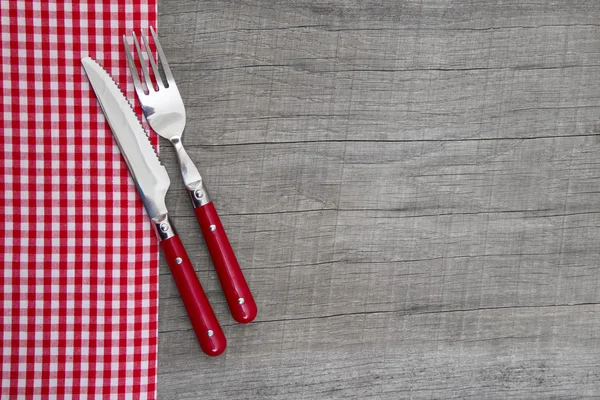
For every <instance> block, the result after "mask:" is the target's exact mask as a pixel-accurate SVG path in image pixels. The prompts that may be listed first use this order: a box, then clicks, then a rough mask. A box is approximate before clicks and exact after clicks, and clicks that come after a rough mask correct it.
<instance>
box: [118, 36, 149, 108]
mask: <svg viewBox="0 0 600 400" xmlns="http://www.w3.org/2000/svg"><path fill="white" fill-rule="evenodd" d="M123 46H124V47H125V55H126V56H127V64H128V65H129V72H131V77H132V78H133V86H134V87H135V91H136V92H137V94H138V96H143V95H144V94H145V93H144V87H143V86H142V83H141V82H140V76H139V75H138V72H137V67H136V66H135V62H134V61H133V56H132V55H131V49H130V48H129V43H127V36H125V35H123Z"/></svg>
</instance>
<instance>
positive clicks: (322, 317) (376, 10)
mask: <svg viewBox="0 0 600 400" xmlns="http://www.w3.org/2000/svg"><path fill="white" fill-rule="evenodd" d="M159 34H160V37H161V41H162V44H163V46H164V47H165V48H166V52H167V56H168V57H169V60H170V63H171V67H172V69H173V71H174V74H175V76H176V79H177V82H178V85H179V87H180V90H181V91H182V94H183V96H184V101H185V104H186V106H187V111H188V125H187V130H186V135H185V137H184V142H185V143H186V145H187V147H188V151H189V152H190V154H191V156H192V158H193V159H194V160H196V161H197V162H198V163H199V165H200V166H201V172H202V173H203V175H204V178H205V180H206V182H207V184H208V186H209V189H210V190H211V195H212V198H213V200H214V201H215V203H216V205H217V208H218V209H219V210H220V212H221V215H222V220H223V223H224V225H225V227H226V229H227V231H228V233H229V237H230V239H231V242H232V244H233V247H234V248H235V250H236V252H237V255H238V258H239V261H240V264H241V265H242V266H243V268H244V271H245V273H246V277H247V279H248V281H249V283H250V285H251V287H252V289H253V290H254V293H255V295H256V300H257V302H258V306H259V316H258V318H257V320H256V322H254V323H253V324H251V325H248V326H242V325H238V324H236V323H234V321H233V319H232V318H231V317H230V315H229V312H228V310H227V307H226V303H225V300H224V297H223V295H222V293H221V291H220V288H219V285H218V281H217V279H216V275H215V272H214V270H213V269H212V264H211V263H210V260H209V258H208V253H207V250H206V248H205V245H204V243H203V240H202V237H201V234H200V232H199V229H198V226H197V223H196V220H195V217H194V214H193V211H192V209H191V206H190V204H189V200H188V198H187V197H186V194H185V193H184V190H183V185H182V184H181V183H180V181H179V180H178V179H176V176H177V173H178V169H177V166H176V162H175V158H174V152H173V151H172V149H171V148H170V147H169V146H168V145H167V143H164V142H163V143H162V150H161V153H162V159H163V160H164V161H165V163H166V165H167V167H168V169H169V171H170V172H171V175H172V176H173V179H172V181H173V185H172V187H173V189H172V190H171V192H170V196H169V198H168V205H169V207H170V209H171V210H172V212H173V214H174V220H175V223H176V224H177V225H178V228H179V232H180V233H181V235H182V238H183V241H184V244H185V245H186V246H187V249H188V250H189V252H190V254H191V257H192V259H193V262H194V264H195V266H196V268H197V270H198V275H199V277H200V278H201V280H202V282H203V284H204V286H205V288H206V290H207V293H208V295H209V298H210V300H211V301H212V303H213V305H214V308H215V310H216V313H217V315H218V317H219V318H220V320H221V322H222V324H223V326H224V330H225V333H226V335H227V337H228V339H229V347H228V350H227V352H226V354H225V355H223V356H221V357H219V358H216V359H209V358H207V357H205V356H203V355H202V353H201V351H200V349H199V346H198V344H197V342H196V339H195V337H194V333H193V331H192V330H191V328H190V324H189V322H188V319H187V316H186V314H185V311H184V309H183V306H182V303H181V300H180V299H179V296H178V294H177V291H176V288H175V285H174V283H173V281H172V278H171V276H170V275H169V272H168V268H167V266H166V264H165V263H164V262H163V263H161V270H160V273H161V278H160V340H159V378H158V385H159V386H158V394H159V398H160V399H194V400H195V399H398V398H414V399H420V398H473V399H479V398H506V397H511V398H522V399H532V398H582V397H596V396H599V395H600V334H599V333H598V332H599V331H600V290H599V289H598V288H599V287H600V270H599V260H600V163H599V155H600V2H598V1H597V0H578V1H571V0H556V1H546V0H531V1H526V2H524V1H521V0H503V1H501V0H494V1H488V0H470V1H466V0H464V1H458V0H456V1H451V0H406V1H396V0H385V1H384V0H382V1H355V0H337V1H334V0H295V1H293V0H254V1H247V0H232V1H206V0H205V1H195V0H160V1H159Z"/></svg>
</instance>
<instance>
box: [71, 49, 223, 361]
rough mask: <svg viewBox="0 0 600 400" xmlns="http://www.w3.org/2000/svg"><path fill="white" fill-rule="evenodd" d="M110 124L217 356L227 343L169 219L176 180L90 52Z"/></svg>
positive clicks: (194, 318) (93, 80)
mask: <svg viewBox="0 0 600 400" xmlns="http://www.w3.org/2000/svg"><path fill="white" fill-rule="evenodd" d="M81 64H82V65H83V69H84V70H85V73H86V75H87V77H88V79H89V81H90V84H91V85H92V88H93V89H94V92H95V93H96V97H97V98H98V103H99V104H100V107H101V108H102V111H103V112H104V116H105V117H106V120H107V121H108V124H109V126H110V129H111V131H112V133H113V136H114V138H115V140H116V141H117V144H118V146H119V149H120V150H121V154H122V155H123V158H124V159H125V162H126V163H127V167H128V168H129V172H130V173H131V176H132V177H133V180H134V182H135V186H136V188H137V191H138V193H139V195H140V196H141V198H142V201H143V202H144V207H145V208H146V212H147V213H148V216H149V217H150V219H151V220H152V226H153V227H154V231H155V233H156V236H157V238H158V240H159V241H160V247H161V248H162V251H163V253H164V255H165V258H166V259H167V263H168V264H169V268H170V269H171V274H172V275H173V278H174V280H175V283H176V284H177V288H178V289H179V293H180V295H181V298H182V299H183V304H184V305H185V308H186V310H187V313H188V315H189V317H190V320H191V322H192V326H193V328H194V331H195V332H196V336H197V337H198V342H200V347H201V348H202V351H204V353H206V354H207V355H209V356H218V355H219V354H221V353H222V352H223V351H224V350H225V347H226V346H227V340H226V339H225V335H224V334H223V330H222V329H221V325H219V321H218V320H217V317H216V316H215V313H214V311H213V309H212V307H211V306H210V303H209V302H208V299H207V297H206V294H205V293H204V289H202V285H201V284H200V281H199V280H198V277H197V276H196V273H195V271H194V268H193V266H192V263H191V262H190V259H189V257H188V255H187V253H186V251H185V249H184V247H183V244H182V243H181V239H180V238H179V236H178V235H177V232H176V231H175V227H174V226H173V223H172V222H171V221H170V219H169V213H168V211H167V206H166V204H165V196H166V194H167V190H168V189H169V186H170V184H171V181H170V179H169V175H168V174H167V170H166V169H165V167H164V166H163V165H162V164H161V163H160V160H159V159H158V155H157V154H156V151H155V149H154V146H153V145H152V143H150V139H149V138H148V134H147V133H146V131H145V130H144V128H143V127H142V125H141V123H140V120H139V119H138V117H137V116H136V115H135V113H134V112H133V109H132V108H131V105H130V103H129V101H128V100H127V98H126V97H125V95H124V94H123V92H122V91H121V89H120V88H119V86H118V85H117V83H116V82H115V81H114V80H113V78H112V77H111V76H110V75H109V74H108V72H106V71H105V70H104V68H102V67H101V66H100V64H98V63H97V62H96V61H94V60H93V59H91V58H90V57H85V58H83V59H82V60H81Z"/></svg>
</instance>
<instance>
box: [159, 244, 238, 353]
mask: <svg viewBox="0 0 600 400" xmlns="http://www.w3.org/2000/svg"><path fill="white" fill-rule="evenodd" d="M160 246H161V248H162V250H163V253H164V254H165V257H166V259H167V263H168V264H169V268H170V269H171V274H172V275H173V279H175V283H176V284H177V288H178V289H179V294H180V295H181V298H182V299H183V304H184V305H185V309H186V310H187V313H188V316H189V317H190V320H191V322H192V326H193V327H194V331H195V332H196V336H197V337H198V342H200V347H201V348H202V351H203V352H204V353H206V354H207V355H209V356H218V355H219V354H221V353H222V352H223V351H225V347H227V339H226V338H225V335H224V334H223V330H222V329H221V325H219V321H218V320H217V317H216V316H215V313H214V311H213V309H212V307H211V306H210V303H209V302H208V299H207V298H206V294H205V293H204V289H202V285H201V284H200V281H199V280H198V276H197V275H196V272H195V271H194V268H193V267H192V263H191V262H190V259H189V258H188V255H187V253H186V251H185V248H184V247H183V244H182V243H181V239H179V236H177V235H175V236H173V237H171V238H169V239H165V240H163V241H162V242H160Z"/></svg>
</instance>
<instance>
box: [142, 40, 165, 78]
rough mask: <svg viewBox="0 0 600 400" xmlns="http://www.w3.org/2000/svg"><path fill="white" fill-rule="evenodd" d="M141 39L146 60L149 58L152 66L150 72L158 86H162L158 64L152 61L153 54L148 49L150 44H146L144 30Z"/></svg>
mask: <svg viewBox="0 0 600 400" xmlns="http://www.w3.org/2000/svg"><path fill="white" fill-rule="evenodd" d="M142 41H143V42H144V47H146V53H148V60H150V66H151V67H152V73H153V74H154V77H155V78H156V82H157V83H158V86H159V87H160V86H162V87H164V86H165V85H164V84H163V81H162V77H161V76H160V72H158V65H156V61H154V54H152V52H151V51H150V46H148V38H147V37H146V34H145V33H144V31H142Z"/></svg>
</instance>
